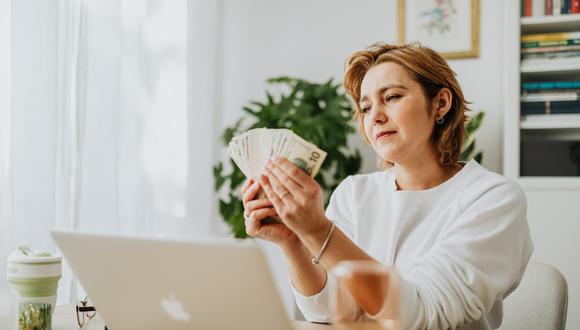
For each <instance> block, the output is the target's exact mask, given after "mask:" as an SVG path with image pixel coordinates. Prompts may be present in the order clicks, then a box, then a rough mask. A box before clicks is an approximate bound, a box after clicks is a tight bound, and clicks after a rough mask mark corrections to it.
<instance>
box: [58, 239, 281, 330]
mask: <svg viewBox="0 0 580 330" xmlns="http://www.w3.org/2000/svg"><path fill="white" fill-rule="evenodd" d="M51 234H52V237H53V239H54V240H55V242H56V244H57V245H58V247H59V248H60V250H61V251H62V253H63V255H64V258H65V259H66V260H67V261H68V263H69V264H70V266H71V268H72V270H73V272H74V274H75V275H76V276H77V278H78V279H79V281H80V283H81V284H82V286H83V287H84V289H85V290H86V291H87V294H88V295H89V297H90V299H91V300H92V302H93V303H94V304H95V307H96V308H97V310H98V311H99V313H100V314H101V316H102V317H103V319H104V320H105V323H106V324H107V326H108V328H109V329H112V330H118V329H220V330H222V329H256V330H261V329H263V330H272V329H281V330H284V329H292V324H291V322H290V321H289V319H288V316H287V314H286V311H285V309H284V306H283V304H282V301H281V299H280V297H279V295H278V292H277V290H276V286H275V284H274V281H273V279H272V276H271V275H270V271H269V269H268V265H267V264H266V260H265V257H264V256H263V254H262V253H261V251H260V249H259V247H258V246H257V245H256V244H255V243H254V242H251V241H239V240H234V239H225V238H224V239H203V240H197V239H196V240H193V239H192V240H189V239H187V240H186V239H157V238H138V237H128V236H117V235H103V234H89V233H78V232H70V231H52V232H51Z"/></svg>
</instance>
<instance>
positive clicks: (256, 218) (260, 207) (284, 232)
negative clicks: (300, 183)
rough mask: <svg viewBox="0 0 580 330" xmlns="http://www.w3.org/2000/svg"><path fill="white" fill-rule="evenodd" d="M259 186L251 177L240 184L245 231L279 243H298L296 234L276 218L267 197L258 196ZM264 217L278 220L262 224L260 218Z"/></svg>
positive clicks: (253, 235)
mask: <svg viewBox="0 0 580 330" xmlns="http://www.w3.org/2000/svg"><path fill="white" fill-rule="evenodd" d="M260 188H261V186H260V184H259V183H258V182H255V181H254V180H252V179H249V180H248V181H246V183H245V184H244V185H243V186H242V203H243V204H244V219H245V225H246V233H247V234H248V235H250V236H252V237H257V238H261V239H265V240H268V241H271V242H273V243H276V244H279V245H286V246H288V245H292V244H299V243H300V240H299V239H298V237H297V236H296V234H295V233H294V232H293V231H292V230H290V229H289V228H288V227H287V226H286V225H285V224H283V223H282V222H281V221H280V219H279V218H278V215H277V214H276V210H275V209H274V208H273V207H272V203H271V202H270V201H269V200H268V199H267V198H259V195H258V192H259V191H260ZM256 197H258V198H256ZM266 218H274V219H276V220H278V221H279V222H278V223H273V224H263V223H262V220H264V219H266Z"/></svg>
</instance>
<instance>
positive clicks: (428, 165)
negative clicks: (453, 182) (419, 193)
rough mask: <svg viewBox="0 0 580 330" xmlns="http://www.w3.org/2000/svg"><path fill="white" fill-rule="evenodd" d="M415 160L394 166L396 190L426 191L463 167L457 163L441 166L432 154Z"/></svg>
mask: <svg viewBox="0 0 580 330" xmlns="http://www.w3.org/2000/svg"><path fill="white" fill-rule="evenodd" d="M415 158H416V159H409V160H407V161H406V162H402V163H395V164H394V170H395V176H396V178H397V180H396V184H397V190H426V189H430V188H434V187H437V186H438V185H440V184H442V183H443V182H445V181H447V180H449V179H450V178H451V177H453V176H454V175H455V174H456V173H457V172H459V171H460V170H461V168H462V167H463V166H462V165H461V164H458V163H455V164H451V165H441V164H440V163H439V160H438V157H437V156H436V155H434V154H430V155H429V156H427V157H425V155H422V156H421V157H415Z"/></svg>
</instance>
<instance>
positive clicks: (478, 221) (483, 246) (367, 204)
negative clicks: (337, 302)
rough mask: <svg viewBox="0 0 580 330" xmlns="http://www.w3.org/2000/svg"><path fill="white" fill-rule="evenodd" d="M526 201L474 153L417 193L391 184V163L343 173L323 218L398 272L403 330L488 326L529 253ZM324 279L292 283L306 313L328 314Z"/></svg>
mask: <svg viewBox="0 0 580 330" xmlns="http://www.w3.org/2000/svg"><path fill="white" fill-rule="evenodd" d="M526 208H527V205H526V197H525V195H524V192H523V191H522V189H521V188H520V187H519V186H518V185H517V184H515V183H514V182H513V181H511V180H509V179H507V178H505V177H503V176H501V175H499V174H496V173H494V172H491V171H488V170H486V169H485V168H483V167H482V166H480V165H479V164H478V163H477V162H475V161H473V160H472V161H469V162H468V163H466V164H465V166H464V167H463V169H461V170H460V171H459V172H458V173H457V174H455V176H454V177H452V178H451V179H449V180H447V181H446V182H444V183H442V184H440V185H439V186H437V187H434V188H431V189H427V190H420V191H406V190H403V191H397V189H396V183H395V173H394V171H393V170H387V171H382V172H375V173H371V174H364V175H355V176H350V177H348V178H346V179H345V180H344V181H343V182H342V183H341V184H340V185H339V186H338V187H337V188H336V190H335V191H334V193H333V195H332V197H331V199H330V204H329V206H328V208H327V210H326V215H327V217H328V218H329V219H331V220H332V221H333V222H334V223H335V224H336V225H337V226H338V228H340V229H341V230H342V231H343V232H344V233H345V234H346V235H347V236H348V237H349V238H350V239H351V240H352V241H353V242H355V243H356V244H357V245H358V246H359V247H360V248H362V249H363V250H364V251H365V252H366V253H368V254H369V255H370V256H371V257H373V258H374V259H376V260H377V261H379V262H380V263H382V264H384V265H387V266H394V267H395V268H396V269H397V270H398V271H399V273H400V275H401V289H400V318H401V320H400V325H401V329H457V328H460V329H495V328H498V327H499V325H500V324H501V320H502V300H503V299H504V298H505V297H507V295H508V294H509V293H511V292H512V291H513V290H514V289H515V288H516V287H517V285H518V284H519V282H520V280H521V278H522V276H523V273H524V270H525V268H526V265H527V263H528V260H529V258H530V255H531V254H532V250H533V247H532V241H531V238H530V233H529V229H528V223H527V219H526ZM329 281H332V279H331V278H329ZM329 286H330V285H329V284H328V283H327V284H326V286H325V287H324V288H323V289H322V291H321V292H319V293H317V294H315V295H313V296H309V297H305V296H303V295H301V294H300V293H299V292H298V291H296V290H295V289H294V295H295V297H296V302H297V305H298V307H299V308H300V310H301V311H302V313H303V314H304V316H305V318H306V319H307V320H309V321H314V322H328V321H329V312H328V294H329Z"/></svg>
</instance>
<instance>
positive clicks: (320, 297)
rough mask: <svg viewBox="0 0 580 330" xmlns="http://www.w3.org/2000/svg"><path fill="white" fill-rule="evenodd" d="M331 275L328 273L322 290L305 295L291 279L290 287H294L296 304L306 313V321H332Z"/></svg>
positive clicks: (303, 313)
mask: <svg viewBox="0 0 580 330" xmlns="http://www.w3.org/2000/svg"><path fill="white" fill-rule="evenodd" d="M330 280H331V276H330V275H327V280H326V283H325V284H324V287H323V288H322V290H320V292H318V293H316V294H314V295H312V296H304V295H302V294H301V293H300V292H298V290H296V288H295V287H294V284H292V281H290V287H291V288H292V293H293V294H294V298H295V299H296V305H298V308H299V309H300V311H301V312H302V315H304V318H305V319H306V321H309V322H318V323H330V311H329V308H328V306H329V299H328V295H329V283H328V282H329V281H330Z"/></svg>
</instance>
